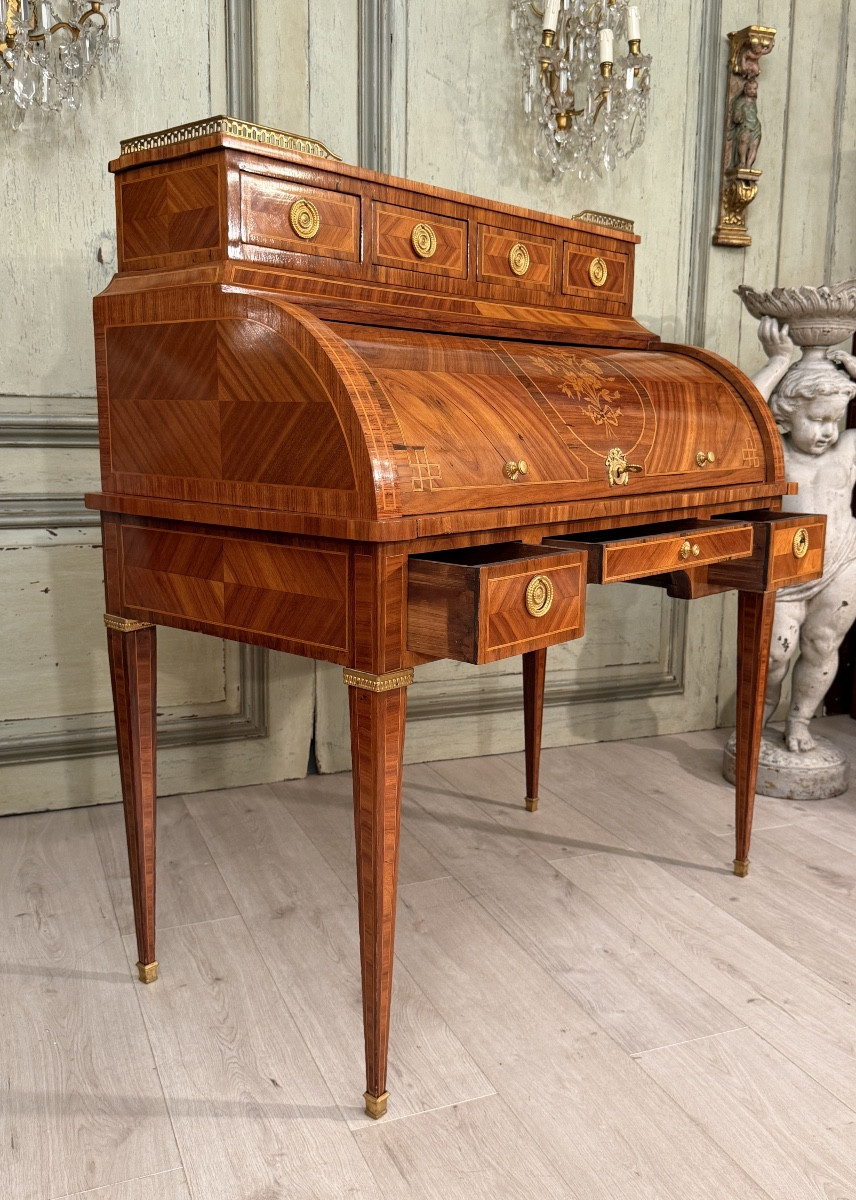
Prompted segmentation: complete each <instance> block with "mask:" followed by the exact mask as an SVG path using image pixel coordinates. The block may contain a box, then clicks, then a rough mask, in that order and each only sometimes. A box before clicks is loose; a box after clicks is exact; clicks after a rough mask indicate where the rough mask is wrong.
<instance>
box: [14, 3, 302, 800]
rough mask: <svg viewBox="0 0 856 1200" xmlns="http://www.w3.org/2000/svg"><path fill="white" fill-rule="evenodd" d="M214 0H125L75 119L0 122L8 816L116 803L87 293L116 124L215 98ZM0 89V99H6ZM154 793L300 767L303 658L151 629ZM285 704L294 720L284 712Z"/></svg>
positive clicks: (136, 124) (223, 99)
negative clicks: (151, 0)
mask: <svg viewBox="0 0 856 1200" xmlns="http://www.w3.org/2000/svg"><path fill="white" fill-rule="evenodd" d="M225 14H226V9H225V7H224V4H223V2H222V0H210V3H209V0H176V2H174V3H172V4H171V5H170V6H169V21H168V22H165V21H164V19H163V17H164V14H163V12H162V10H161V9H160V8H159V7H158V6H157V5H142V4H127V5H123V6H122V50H121V60H120V63H119V70H118V72H117V75H116V77H115V78H112V79H110V80H109V81H108V84H107V89H106V95H105V98H104V99H103V100H100V99H99V98H98V94H97V88H96V89H95V90H94V91H93V92H91V93H90V94H89V95H88V96H87V98H86V101H85V103H84V105H83V107H82V109H81V111H80V112H79V113H78V114H77V116H76V119H74V120H61V119H57V118H54V117H50V118H40V116H39V115H38V114H30V115H29V116H28V118H27V120H26V122H25V123H24V125H23V127H22V128H21V129H20V130H18V131H13V130H11V129H10V128H9V127H3V128H2V130H0V139H2V147H3V173H2V181H0V194H2V211H3V213H4V218H5V222H4V225H5V231H6V237H5V252H4V264H3V265H4V283H3V287H2V288H0V331H2V333H0V339H2V340H0V353H1V354H2V363H3V371H2V381H0V390H1V391H2V395H0V595H2V606H3V619H2V623H0V813H4V812H20V811H24V810H27V809H40V808H49V807H65V806H70V805H77V804H92V803H96V802H99V801H104V800H114V799H116V797H117V796H118V794H119V793H118V771H117V766H116V759H115V753H113V752H112V751H111V747H112V746H113V745H114V744H115V742H114V735H113V731H112V706H111V700H110V681H109V676H108V673H107V657H106V642H105V636H104V627H103V623H102V613H103V611H104V598H103V589H102V571H101V551H100V530H99V527H98V522H97V514H94V513H90V512H87V510H86V509H84V507H83V503H82V495H83V492H84V491H86V490H87V489H92V488H95V487H97V486H98V452H97V429H96V420H95V377H94V361H93V352H92V319H91V298H92V296H93V295H94V294H95V293H96V292H98V291H100V290H101V289H102V288H103V287H104V286H105V285H106V283H107V282H108V281H109V279H110V277H111V275H112V274H113V271H114V270H115V239H114V229H115V220H114V209H113V186H112V177H111V176H110V175H108V173H107V169H106V168H107V163H108V161H109V159H111V158H114V157H115V156H116V155H117V154H118V151H119V141H120V139H121V138H123V137H128V136H131V135H132V134H134V133H141V132H145V131H146V130H154V129H162V128H164V127H166V126H168V125H173V124H179V123H181V122H183V121H188V120H191V119H194V118H197V117H199V116H200V115H202V114H206V113H210V112H212V111H213V112H220V111H223V110H224V109H225V108H226V105H227V96H226V65H227V42H226V36H225ZM4 99H5V97H4ZM159 640H160V651H161V653H160V668H161V669H160V672H159V701H160V711H161V721H160V728H161V746H162V753H161V755H160V762H159V783H160V790H161V792H162V793H170V792H176V791H182V790H187V789H190V790H198V789H200V788H210V787H218V786H226V785H230V784H234V783H240V782H249V781H250V780H252V779H269V778H282V777H283V776H285V775H302V774H303V772H304V771H305V769H306V763H307V761H308V757H309V744H310V740H311V736H312V708H313V698H314V675H313V670H312V664H311V663H306V662H303V661H302V660H297V659H285V658H284V657H281V656H280V657H275V656H272V657H271V660H270V662H268V660H267V658H266V656H265V655H264V654H262V653H260V652H257V651H255V650H248V649H239V648H238V647H237V646H234V645H230V646H224V645H223V644H222V643H220V642H217V641H214V640H213V639H207V638H193V637H192V636H191V635H189V634H184V633H181V632H179V631H174V630H164V631H162V632H161V634H160V639H159ZM285 714H288V715H287V718H286V716H285Z"/></svg>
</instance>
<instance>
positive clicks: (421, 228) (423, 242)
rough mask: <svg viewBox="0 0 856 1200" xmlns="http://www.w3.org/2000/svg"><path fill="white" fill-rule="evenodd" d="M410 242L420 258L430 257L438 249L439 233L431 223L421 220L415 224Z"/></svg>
mask: <svg viewBox="0 0 856 1200" xmlns="http://www.w3.org/2000/svg"><path fill="white" fill-rule="evenodd" d="M410 244H411V246H412V247H413V249H414V250H415V251H416V253H417V254H418V255H419V257H420V258H430V257H431V255H432V254H433V253H434V251H435V250H436V249H437V235H436V233H435V232H434V230H433V229H432V228H431V226H430V225H426V224H425V222H424V221H420V222H419V223H418V224H417V225H414V226H413V231H412V233H411V234H410Z"/></svg>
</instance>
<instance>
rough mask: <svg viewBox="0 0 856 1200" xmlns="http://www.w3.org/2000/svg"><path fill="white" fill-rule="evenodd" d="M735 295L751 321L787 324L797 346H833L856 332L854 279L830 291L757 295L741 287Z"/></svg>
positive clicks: (792, 290)
mask: <svg viewBox="0 0 856 1200" xmlns="http://www.w3.org/2000/svg"><path fill="white" fill-rule="evenodd" d="M737 294H738V295H739V296H740V299H741V300H742V301H743V303H744V304H745V305H746V307H747V308H748V309H749V312H750V313H751V314H752V316H753V317H775V318H776V320H777V321H779V323H780V324H783V325H784V324H787V326H788V328H789V330H790V335H791V340H792V341H793V342H794V343H795V344H796V345H797V346H836V345H837V344H838V343H839V342H844V341H846V340H847V339H848V338H851V337H852V336H853V334H854V332H856V279H847V280H845V281H844V282H843V283H836V284H834V285H833V286H831V287H827V286H826V285H824V286H823V287H796V288H772V289H771V290H770V291H768V292H756V291H755V289H754V288H750V287H747V286H746V284H741V285H740V287H738V288H737Z"/></svg>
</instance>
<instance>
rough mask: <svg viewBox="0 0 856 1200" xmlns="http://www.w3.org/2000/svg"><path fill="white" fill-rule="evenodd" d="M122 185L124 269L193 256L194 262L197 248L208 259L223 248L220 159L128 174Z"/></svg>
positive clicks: (121, 261) (120, 230) (121, 227)
mask: <svg viewBox="0 0 856 1200" xmlns="http://www.w3.org/2000/svg"><path fill="white" fill-rule="evenodd" d="M118 187H119V192H118V200H117V204H118V207H119V212H120V220H119V233H120V238H119V254H120V265H121V266H122V267H124V268H126V269H129V270H136V269H139V268H140V267H143V266H154V265H160V262H161V260H166V261H169V260H170V259H171V258H173V257H174V256H178V255H181V256H182V257H183V258H186V256H187V255H188V254H191V260H192V261H193V260H194V259H193V256H192V252H194V251H196V252H202V254H201V257H203V258H207V257H209V255H208V254H207V253H206V252H208V251H213V250H216V249H218V248H219V247H220V246H221V223H220V196H219V171H218V168H217V165H216V163H211V164H210V165H205V166H193V167H185V168H184V169H183V170H176V171H171V172H170V173H169V174H164V173H162V172H158V173H152V174H149V175H148V176H147V177H144V178H142V179H137V180H135V179H133V178H124V179H120V181H119V185H118ZM195 257H196V258H198V257H200V255H199V254H197V255H196V256H195ZM149 260H152V261H149Z"/></svg>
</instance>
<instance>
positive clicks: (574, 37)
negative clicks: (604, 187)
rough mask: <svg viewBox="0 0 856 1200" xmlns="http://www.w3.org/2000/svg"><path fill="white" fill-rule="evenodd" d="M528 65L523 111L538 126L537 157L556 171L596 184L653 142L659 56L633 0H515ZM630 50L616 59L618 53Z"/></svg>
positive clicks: (516, 21) (514, 10)
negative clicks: (651, 115)
mask: <svg viewBox="0 0 856 1200" xmlns="http://www.w3.org/2000/svg"><path fill="white" fill-rule="evenodd" d="M511 28H512V29H513V30H514V32H515V34H516V36H517V44H518V47H519V49H520V58H521V61H522V64H523V108H524V110H525V112H526V114H527V116H528V117H529V118H530V119H531V120H533V121H536V122H537V124H538V132H537V134H536V141H535V154H536V155H537V157H538V158H539V159H541V160H543V161H544V162H545V164H546V165H547V167H548V168H549V169H550V171H551V173H552V174H556V173H557V172H559V171H568V170H573V171H576V172H577V174H578V175H579V177H580V179H583V180H590V179H591V178H592V177H593V176H594V175H598V176H600V175H602V174H603V169H604V168H606V170H607V171H612V170H614V168H615V165H616V163H617V161H618V159H619V158H627V157H628V156H629V155H631V154H632V153H633V151H634V150H636V149H637V148H638V147H639V146H641V145H642V142H643V141H644V140H645V129H646V126H647V121H648V91H649V86H650V81H651V56H650V55H649V54H643V53H642V51H641V44H642V43H641V34H640V27H639V9H638V7H636V6H635V5H630V6H628V4H627V2H626V0H543V12H541V11H539V9H537V8H536V7H535V5H534V4H532V3H530V0H511ZM624 45H626V46H627V51H626V53H624V54H620V57H618V58H616V57H615V54H616V49H619V50H620V48H621V47H622V46H624Z"/></svg>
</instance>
